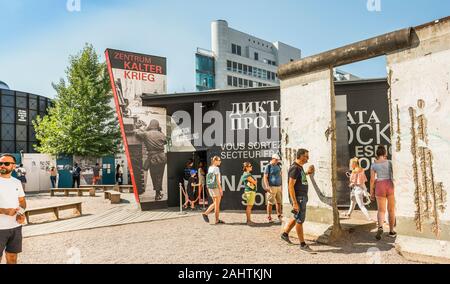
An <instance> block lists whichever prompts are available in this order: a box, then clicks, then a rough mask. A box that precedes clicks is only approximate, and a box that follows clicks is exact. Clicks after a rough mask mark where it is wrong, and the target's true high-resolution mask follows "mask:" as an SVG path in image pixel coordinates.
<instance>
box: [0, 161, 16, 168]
mask: <svg viewBox="0 0 450 284" xmlns="http://www.w3.org/2000/svg"><path fill="white" fill-rule="evenodd" d="M15 164H16V163H11V162H6V163H3V162H0V167H1V166H5V167H9V166H11V165H15Z"/></svg>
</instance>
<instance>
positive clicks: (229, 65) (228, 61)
mask: <svg viewBox="0 0 450 284" xmlns="http://www.w3.org/2000/svg"><path fill="white" fill-rule="evenodd" d="M231 68H232V63H231V61H230V60H227V70H228V71H231Z"/></svg>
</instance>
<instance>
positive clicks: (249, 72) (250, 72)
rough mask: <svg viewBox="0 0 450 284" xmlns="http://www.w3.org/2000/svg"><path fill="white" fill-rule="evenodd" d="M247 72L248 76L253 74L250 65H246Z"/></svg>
mask: <svg viewBox="0 0 450 284" xmlns="http://www.w3.org/2000/svg"><path fill="white" fill-rule="evenodd" d="M248 74H249V75H250V76H252V74H253V67H252V66H248Z"/></svg>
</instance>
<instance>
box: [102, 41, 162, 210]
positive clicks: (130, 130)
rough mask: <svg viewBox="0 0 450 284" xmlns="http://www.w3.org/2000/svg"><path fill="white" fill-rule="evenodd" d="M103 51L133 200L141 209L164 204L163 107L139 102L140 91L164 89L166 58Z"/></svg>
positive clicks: (155, 91) (149, 91)
mask: <svg viewBox="0 0 450 284" xmlns="http://www.w3.org/2000/svg"><path fill="white" fill-rule="evenodd" d="M105 55H106V60H107V63H108V71H109V75H110V78H111V85H112V89H113V92H114V97H115V104H116V110H117V114H118V116H119V123H120V128H121V131H122V137H123V142H124V145H125V152H126V156H127V159H128V165H129V171H130V177H131V181H132V184H133V187H134V192H135V197H136V201H137V202H139V203H140V205H141V209H143V210H146V209H154V208H163V207H167V155H166V153H167V136H166V109H165V108H158V107H143V106H142V95H144V94H155V95H157V94H165V93H167V87H166V85H167V73H166V58H163V57H157V56H152V55H145V54H138V53H132V52H126V51H120V50H112V49H107V50H106V52H105ZM120 174H123V175H126V174H127V173H125V172H122V173H119V175H120ZM116 177H117V178H118V179H117V180H116V182H118V183H120V182H121V181H123V177H122V178H120V176H117V174H116Z"/></svg>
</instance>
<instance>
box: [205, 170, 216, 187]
mask: <svg viewBox="0 0 450 284" xmlns="http://www.w3.org/2000/svg"><path fill="white" fill-rule="evenodd" d="M218 186H219V185H218V183H217V178H216V174H215V173H208V174H207V175H206V187H207V188H209V189H216V188H217V187H218Z"/></svg>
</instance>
